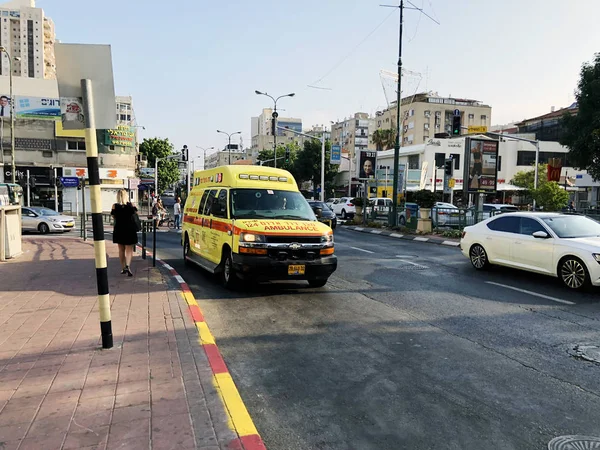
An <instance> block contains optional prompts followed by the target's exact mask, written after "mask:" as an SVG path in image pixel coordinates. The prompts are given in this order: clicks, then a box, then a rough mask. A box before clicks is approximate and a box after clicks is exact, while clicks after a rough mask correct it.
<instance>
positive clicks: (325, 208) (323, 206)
mask: <svg viewBox="0 0 600 450" xmlns="http://www.w3.org/2000/svg"><path fill="white" fill-rule="evenodd" d="M308 204H309V205H310V206H311V207H312V208H321V209H322V210H323V211H329V206H327V205H326V204H325V203H323V202H310V201H309V202H308Z"/></svg>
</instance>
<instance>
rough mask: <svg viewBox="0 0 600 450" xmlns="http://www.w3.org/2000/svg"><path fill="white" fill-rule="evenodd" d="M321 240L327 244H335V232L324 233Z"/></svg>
mask: <svg viewBox="0 0 600 450" xmlns="http://www.w3.org/2000/svg"><path fill="white" fill-rule="evenodd" d="M321 242H322V243H323V244H325V245H333V234H324V235H323V236H321Z"/></svg>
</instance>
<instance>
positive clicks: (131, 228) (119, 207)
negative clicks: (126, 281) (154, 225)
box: [110, 189, 138, 277]
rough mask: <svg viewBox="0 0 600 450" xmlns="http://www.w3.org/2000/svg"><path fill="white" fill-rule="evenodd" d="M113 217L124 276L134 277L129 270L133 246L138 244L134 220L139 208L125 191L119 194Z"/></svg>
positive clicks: (114, 232)
mask: <svg viewBox="0 0 600 450" xmlns="http://www.w3.org/2000/svg"><path fill="white" fill-rule="evenodd" d="M110 213H111V215H112V216H113V217H114V218H115V227H114V230H113V242H114V243H115V244H118V246H119V261H121V267H122V268H123V270H122V271H121V273H122V274H127V276H128V277H132V276H133V273H131V270H129V266H130V265H131V258H132V257H133V246H134V245H136V244H137V242H138V236H137V228H136V224H135V221H134V219H133V216H134V214H137V208H136V207H135V206H133V205H132V204H131V203H130V202H129V195H128V194H127V191H126V190H125V189H121V190H120V191H119V192H118V193H117V203H115V204H114V205H113V207H112V211H111V212H110Z"/></svg>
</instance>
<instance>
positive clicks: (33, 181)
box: [29, 177, 35, 188]
mask: <svg viewBox="0 0 600 450" xmlns="http://www.w3.org/2000/svg"><path fill="white" fill-rule="evenodd" d="M29 186H30V187H32V188H34V187H35V177H29Z"/></svg>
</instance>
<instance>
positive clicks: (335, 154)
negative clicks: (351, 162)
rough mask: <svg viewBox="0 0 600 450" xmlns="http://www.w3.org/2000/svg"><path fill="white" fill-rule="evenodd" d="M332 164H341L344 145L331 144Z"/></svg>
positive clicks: (330, 159) (330, 160)
mask: <svg viewBox="0 0 600 450" xmlns="http://www.w3.org/2000/svg"><path fill="white" fill-rule="evenodd" d="M329 162H330V163H331V164H340V163H341V162H342V147H341V146H340V145H332V146H331V157H330V158H329Z"/></svg>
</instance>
